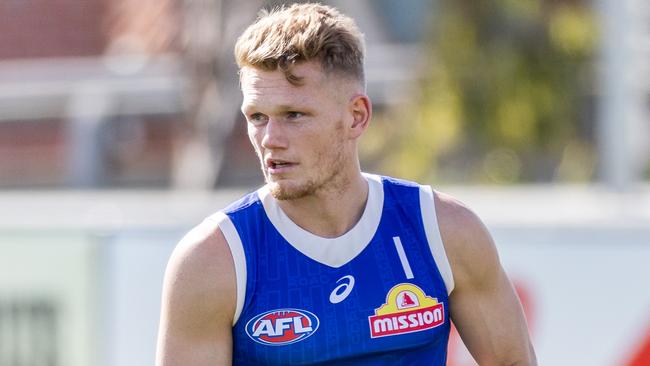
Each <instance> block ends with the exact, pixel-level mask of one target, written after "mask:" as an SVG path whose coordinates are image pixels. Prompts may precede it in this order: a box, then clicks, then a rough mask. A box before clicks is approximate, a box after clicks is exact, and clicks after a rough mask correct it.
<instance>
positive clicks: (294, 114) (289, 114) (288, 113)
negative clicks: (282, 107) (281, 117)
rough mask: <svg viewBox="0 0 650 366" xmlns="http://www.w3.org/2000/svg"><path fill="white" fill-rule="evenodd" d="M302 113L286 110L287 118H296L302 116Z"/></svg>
mask: <svg viewBox="0 0 650 366" xmlns="http://www.w3.org/2000/svg"><path fill="white" fill-rule="evenodd" d="M304 115H305V114H304V113H302V112H295V111H290V112H287V118H288V119H297V118H300V117H302V116H304Z"/></svg>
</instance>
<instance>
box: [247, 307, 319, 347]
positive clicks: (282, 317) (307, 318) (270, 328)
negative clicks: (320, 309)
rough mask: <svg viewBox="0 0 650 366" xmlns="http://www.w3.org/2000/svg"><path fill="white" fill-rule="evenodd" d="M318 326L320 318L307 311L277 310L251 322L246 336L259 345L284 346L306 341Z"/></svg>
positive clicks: (257, 317) (259, 316)
mask: <svg viewBox="0 0 650 366" xmlns="http://www.w3.org/2000/svg"><path fill="white" fill-rule="evenodd" d="M318 325H319V321H318V317H317V316H316V315H314V314H312V313H311V312H309V311H307V310H299V309H276V310H271V311H267V312H265V313H262V314H259V315H257V316H256V317H254V318H253V319H251V320H249V321H248V323H246V334H248V336H249V337H250V338H251V339H252V340H254V341H255V342H257V343H261V344H265V345H269V346H282V345H285V344H291V343H296V342H300V341H302V340H304V339H306V338H307V337H309V336H311V335H312V334H314V332H316V330H317V329H318Z"/></svg>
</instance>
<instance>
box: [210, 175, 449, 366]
mask: <svg viewBox="0 0 650 366" xmlns="http://www.w3.org/2000/svg"><path fill="white" fill-rule="evenodd" d="M364 177H365V178H366V180H367V181H368V186H369V193H368V200H367V203H366V207H365V209H364V212H363V214H362V217H361V219H360V220H359V222H358V223H357V224H356V225H355V226H354V227H353V228H352V229H351V230H350V231H348V232H347V233H345V234H344V235H342V236H340V237H337V238H331V239H330V238H322V237H319V236H316V235H314V234H312V233H310V232H308V231H306V230H304V229H302V228H300V227H299V226H298V225H296V224H295V223H293V222H292V221H291V220H290V219H289V218H288V216H286V215H285V214H284V212H283V211H282V210H281V209H280V207H279V205H278V203H277V201H276V200H275V199H274V198H273V197H272V196H271V195H270V194H269V192H268V189H267V188H266V187H263V188H261V189H259V190H258V191H256V192H253V193H251V194H249V195H247V196H245V197H244V198H242V199H241V200H239V201H237V202H235V203H234V204H232V205H230V206H229V207H228V208H226V209H225V210H223V211H221V212H218V213H217V214H215V215H213V216H211V217H210V218H209V219H211V220H213V221H216V223H217V224H218V225H219V227H220V229H221V231H222V232H223V234H224V236H225V238H226V240H227V242H228V245H229V247H230V250H231V252H232V254H233V258H234V260H235V273H236V277H237V308H236V313H235V319H234V320H233V329H232V337H233V364H234V365H391V366H395V365H411V366H414V365H445V364H446V358H447V342H448V338H449V329H450V318H449V303H448V295H449V293H450V292H451V290H452V289H453V279H452V276H451V271H450V268H449V263H448V261H447V257H446V255H445V252H444V248H443V245H442V241H441V238H440V232H439V229H438V225H437V220H436V214H435V205H434V199H433V192H432V190H431V188H430V187H428V186H420V185H417V184H415V183H411V182H407V181H402V180H397V179H393V178H389V177H380V176H376V175H370V174H364Z"/></svg>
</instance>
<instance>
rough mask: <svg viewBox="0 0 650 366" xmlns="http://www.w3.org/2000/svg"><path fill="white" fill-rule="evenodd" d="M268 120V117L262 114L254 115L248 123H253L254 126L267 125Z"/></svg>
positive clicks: (249, 117) (249, 118)
mask: <svg viewBox="0 0 650 366" xmlns="http://www.w3.org/2000/svg"><path fill="white" fill-rule="evenodd" d="M266 120H267V117H266V116H265V115H263V114H262V113H253V114H251V115H250V116H248V122H250V123H253V124H256V125H258V124H262V123H265V122H266Z"/></svg>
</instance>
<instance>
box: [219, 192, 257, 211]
mask: <svg viewBox="0 0 650 366" xmlns="http://www.w3.org/2000/svg"><path fill="white" fill-rule="evenodd" d="M264 189H265V188H264V187H262V188H260V189H257V190H255V191H252V192H249V193H248V194H245V195H244V196H242V197H240V198H239V199H237V200H236V201H233V202H232V203H230V204H229V205H228V206H226V207H225V208H224V209H223V210H221V211H220V212H223V213H225V214H232V213H235V212H239V211H242V210H246V209H247V208H249V207H251V206H254V205H256V204H258V203H260V202H261V199H260V194H261V192H263V190H264Z"/></svg>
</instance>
